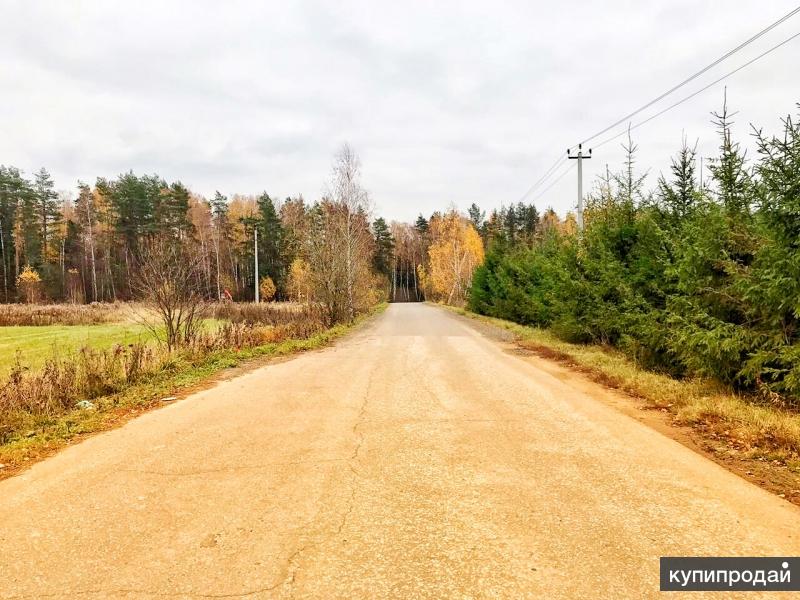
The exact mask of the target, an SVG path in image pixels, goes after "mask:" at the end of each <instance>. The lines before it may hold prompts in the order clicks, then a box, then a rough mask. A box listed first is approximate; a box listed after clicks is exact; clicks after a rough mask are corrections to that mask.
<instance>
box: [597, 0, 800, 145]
mask: <svg viewBox="0 0 800 600" xmlns="http://www.w3.org/2000/svg"><path fill="white" fill-rule="evenodd" d="M799 10H800V9H799ZM797 37H800V32H798V33H795V34H794V35H793V36H791V37H789V38H787V39H785V40H783V41H782V42H781V43H780V44H776V45H775V46H773V47H772V48H770V49H769V50H767V51H765V52H762V53H761V54H759V55H758V56H756V57H755V58H752V59H750V60H748V61H747V62H746V63H744V64H743V65H740V66H739V67H737V68H735V69H734V70H733V71H730V72H729V73H726V74H725V75H723V76H722V77H720V78H719V79H715V80H714V81H712V82H711V83H709V84H708V85H706V86H704V87H702V88H700V89H699V90H697V91H696V92H693V93H692V94H689V95H688V96H686V97H685V98H682V99H681V100H678V101H677V102H675V103H674V104H671V105H669V106H668V107H666V108H665V109H663V110H660V111H659V112H657V113H655V114H654V115H651V116H650V117H648V118H646V119H645V120H644V121H640V122H638V123H636V125H632V126H631V127H630V128H626V129H624V130H623V131H620V132H619V133H617V134H615V135H613V136H611V137H610V138H607V139H606V140H603V141H602V142H600V143H599V144H596V145H595V146H594V147H595V148H600V147H601V146H605V145H606V144H608V143H609V142H611V141H613V140H615V139H617V138H618V137H620V136H621V135H625V134H626V133H627V132H628V131H633V130H634V129H637V128H639V127H641V126H642V125H645V124H647V123H649V122H650V121H652V120H653V119H655V118H657V117H660V116H661V115H663V114H664V113H666V112H669V111H670V110H672V109H673V108H675V107H677V106H680V105H681V104H683V103H684V102H686V101H687V100H691V99H692V98H694V97H695V96H697V95H698V94H701V93H703V92H705V91H706V90H707V89H708V88H710V87H713V86H715V85H717V84H718V83H719V82H721V81H724V80H725V79H727V78H728V77H730V76H732V75H735V74H736V73H738V72H739V71H741V70H742V69H744V68H746V67H749V66H750V65H752V64H753V63H754V62H756V61H758V60H761V59H762V58H764V57H765V56H766V55H767V54H770V53H772V52H774V51H775V50H777V49H778V48H780V47H782V46H785V45H786V44H788V43H789V42H791V41H792V40H794V39H795V38H797Z"/></svg>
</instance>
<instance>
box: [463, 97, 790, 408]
mask: <svg viewBox="0 0 800 600" xmlns="http://www.w3.org/2000/svg"><path fill="white" fill-rule="evenodd" d="M715 123H716V125H717V127H718V131H719V152H718V155H717V156H716V157H714V158H713V159H711V160H710V164H709V170H710V179H709V180H708V181H704V182H703V183H702V184H701V183H700V182H698V174H697V172H696V159H697V156H696V150H695V149H694V147H692V146H691V145H690V144H688V143H686V142H684V144H683V147H682V148H680V150H679V151H678V153H677V156H676V157H675V158H674V159H673V161H672V166H671V169H670V172H669V173H668V174H666V175H662V176H661V177H660V179H659V181H658V186H657V189H655V190H653V191H646V190H645V189H644V176H643V175H642V174H640V173H637V170H636V168H635V153H636V147H635V145H634V144H633V143H632V142H630V141H629V142H628V144H626V150H627V160H626V163H625V164H624V166H623V168H622V169H621V171H620V172H618V173H616V174H609V175H608V176H606V177H604V178H603V179H602V180H601V181H600V182H599V185H598V186H596V188H595V190H594V192H593V193H592V194H591V195H590V197H589V198H588V201H587V208H586V211H585V223H586V225H585V230H584V231H583V232H582V233H581V234H575V232H574V231H571V229H572V228H571V227H566V228H565V227H563V226H562V227H552V226H548V225H547V223H546V221H545V220H540V221H539V222H538V223H537V222H536V219H535V218H531V225H530V226H528V228H527V229H526V228H525V227H524V226H523V227H520V225H519V222H525V218H524V217H523V218H522V219H520V218H519V216H518V211H510V210H509V211H507V212H506V214H505V218H504V219H503V218H501V219H499V222H498V219H490V220H489V221H488V222H480V223H478V225H479V226H480V228H481V230H482V231H483V234H484V236H485V238H486V240H487V244H488V252H487V256H486V262H485V263H484V265H483V266H481V267H479V268H478V269H477V271H476V272H475V275H474V279H473V283H472V287H471V290H470V294H469V306H470V307H471V308H472V309H473V310H475V311H477V312H480V313H483V314H486V315H492V316H497V317H502V318H505V319H510V320H514V321H517V322H519V323H524V324H532V325H537V326H542V327H549V328H551V329H552V330H553V331H554V332H556V333H557V334H558V335H559V336H560V337H562V338H563V339H565V340H568V341H574V342H590V343H600V344H607V345H610V346H614V347H616V348H619V349H621V350H622V351H624V352H625V353H626V354H628V355H629V356H631V357H632V358H634V359H635V360H636V361H638V362H639V363H640V364H642V365H644V366H646V367H648V368H651V369H656V370H661V371H665V372H668V373H670V374H673V375H677V376H693V375H699V376H710V377H714V378H717V379H719V380H721V381H723V382H726V383H728V384H730V385H732V386H734V387H736V388H739V389H748V390H753V391H755V392H757V393H758V394H760V395H762V396H763V397H764V398H765V400H770V401H773V402H777V403H782V404H787V403H788V404H793V405H797V404H798V402H800V127H799V126H798V124H797V123H796V121H794V120H793V119H792V118H791V117H787V118H786V119H785V120H784V127H783V131H782V132H781V133H780V134H779V135H767V134H765V133H764V132H762V131H761V130H757V129H754V130H753V135H754V138H755V141H756V143H757V149H758V152H757V156H756V157H754V158H753V159H752V160H749V159H748V157H747V156H746V154H745V152H744V151H743V150H742V148H741V146H740V145H739V144H738V143H737V142H736V141H735V139H734V138H733V135H732V132H731V125H732V122H731V117H730V113H729V111H728V110H727V108H723V109H722V110H721V111H720V112H719V113H717V114H715ZM509 213H510V214H509ZM477 216H478V217H480V215H477ZM565 229H566V230H565Z"/></svg>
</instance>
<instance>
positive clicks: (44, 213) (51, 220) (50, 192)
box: [33, 167, 61, 263]
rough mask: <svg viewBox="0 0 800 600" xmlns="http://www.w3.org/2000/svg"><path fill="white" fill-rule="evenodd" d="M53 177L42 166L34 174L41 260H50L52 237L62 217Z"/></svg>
mask: <svg viewBox="0 0 800 600" xmlns="http://www.w3.org/2000/svg"><path fill="white" fill-rule="evenodd" d="M53 188H54V184H53V179H52V178H51V177H50V173H48V172H47V169H45V168H44V167H42V168H41V169H40V170H39V172H38V173H36V175H35V176H34V182H33V189H34V193H35V196H36V203H37V204H38V219H39V227H40V234H39V235H40V240H41V241H40V243H39V246H40V248H41V262H42V263H44V262H47V261H48V251H49V243H50V238H51V237H52V236H53V234H54V229H55V225H56V224H57V223H58V221H59V220H60V218H61V206H60V205H59V202H58V194H57V193H56V192H55V190H54V189H53Z"/></svg>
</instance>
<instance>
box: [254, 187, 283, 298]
mask: <svg viewBox="0 0 800 600" xmlns="http://www.w3.org/2000/svg"><path fill="white" fill-rule="evenodd" d="M256 202H257V205H258V219H259V223H258V229H259V231H258V236H259V237H258V254H259V262H258V268H259V271H261V272H260V273H259V278H260V277H262V276H264V275H267V276H269V277H271V278H272V280H273V281H274V282H275V283H276V284H278V286H279V287H281V288H282V287H283V284H284V280H285V277H284V276H285V265H284V264H283V256H282V255H281V248H282V247H283V226H282V224H281V220H280V218H278V213H277V211H276V210H275V203H274V202H273V200H272V198H270V196H269V194H268V193H267V192H264V193H263V194H261V195H260V196H259V197H258V199H257V200H256ZM259 281H260V279H259Z"/></svg>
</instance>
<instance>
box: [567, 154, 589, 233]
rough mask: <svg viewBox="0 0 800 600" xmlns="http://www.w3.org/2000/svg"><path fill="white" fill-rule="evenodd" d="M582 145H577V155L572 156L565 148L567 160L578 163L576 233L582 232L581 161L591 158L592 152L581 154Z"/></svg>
mask: <svg viewBox="0 0 800 600" xmlns="http://www.w3.org/2000/svg"><path fill="white" fill-rule="evenodd" d="M581 146H582V144H578V153H577V154H576V155H575V156H573V155H572V152H571V151H570V148H567V158H569V159H572V160H577V161H578V218H577V222H578V231H583V160H584V159H587V158H592V151H591V150H589V154H584V153H583V148H582V147H581Z"/></svg>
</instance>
